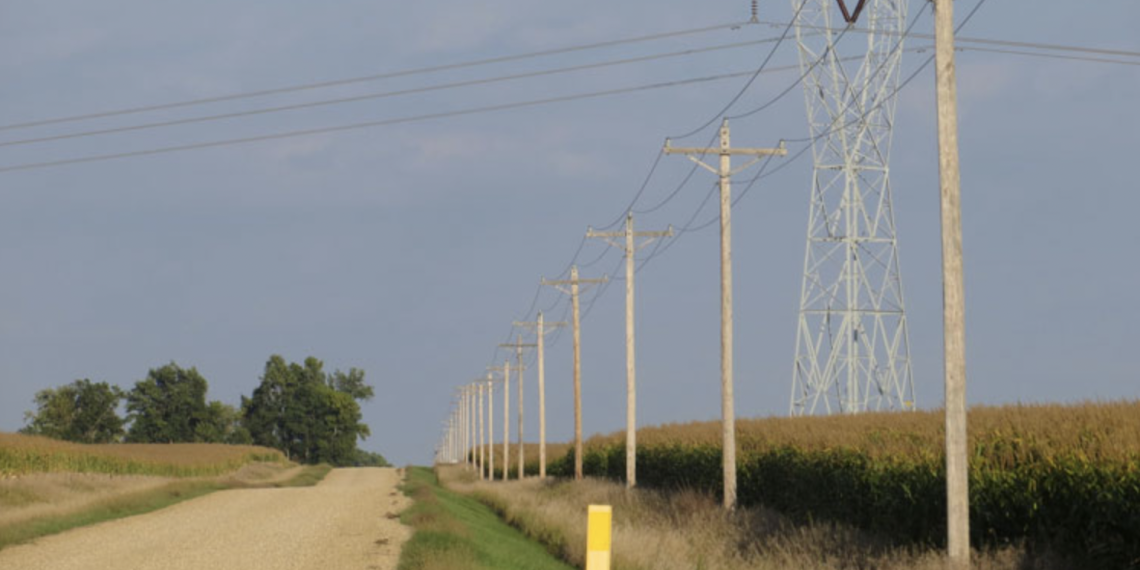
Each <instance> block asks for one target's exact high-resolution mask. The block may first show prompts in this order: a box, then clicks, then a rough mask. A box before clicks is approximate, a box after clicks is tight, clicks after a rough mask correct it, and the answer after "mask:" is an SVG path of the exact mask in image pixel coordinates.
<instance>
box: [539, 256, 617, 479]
mask: <svg viewBox="0 0 1140 570" xmlns="http://www.w3.org/2000/svg"><path fill="white" fill-rule="evenodd" d="M607 280H608V279H607V278H605V277H603V278H601V279H579V278H578V266H577V265H573V266H571V267H570V279H569V280H562V281H547V280H545V279H543V280H542V283H543V285H553V286H555V287H557V288H558V289H559V290H560V291H562V292H563V293H569V294H570V306H571V312H573V314H574V318H573V321H572V327H573V330H574V479H575V480H577V481H581V480H582V323H581V318H580V315H579V310H578V309H579V303H578V294H579V293H580V292H581V291H580V288H581V287H580V286H581V284H583V283H586V284H592V283H605V282H606V281H607ZM564 285H569V286H570V289H569V290H568V291H567V290H566V289H565V288H564V287H563V286H564Z"/></svg>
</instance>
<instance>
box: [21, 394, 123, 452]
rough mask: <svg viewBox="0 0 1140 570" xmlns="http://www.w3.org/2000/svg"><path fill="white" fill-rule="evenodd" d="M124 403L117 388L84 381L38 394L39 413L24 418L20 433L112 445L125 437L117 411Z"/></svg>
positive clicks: (36, 396)
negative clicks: (25, 424)
mask: <svg viewBox="0 0 1140 570" xmlns="http://www.w3.org/2000/svg"><path fill="white" fill-rule="evenodd" d="M122 399H123V392H122V390H120V389H119V388H118V387H117V386H111V385H110V384H107V383H106V382H92V381H91V380H89V379H87V378H84V379H82V380H76V381H74V382H72V383H71V384H67V385H65V386H61V387H59V388H55V389H52V388H48V389H46V390H40V391H39V392H36V395H35V398H34V399H33V401H34V402H35V403H36V411H35V412H34V413H33V412H26V413H25V414H24V416H25V419H26V421H28V425H27V426H26V427H25V428H23V429H21V430H20V432H21V433H26V434H30V435H43V436H47V437H53V438H56V439H63V440H67V441H75V442H79V443H109V442H112V441H117V440H118V439H119V438H120V437H122V435H123V418H121V417H119V414H118V413H117V412H116V409H117V408H118V407H119V402H120V401H121V400H122Z"/></svg>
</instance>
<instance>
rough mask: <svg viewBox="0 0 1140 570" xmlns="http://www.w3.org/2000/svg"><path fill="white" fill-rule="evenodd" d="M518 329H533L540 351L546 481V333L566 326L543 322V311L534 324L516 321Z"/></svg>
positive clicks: (541, 458)
mask: <svg viewBox="0 0 1140 570" xmlns="http://www.w3.org/2000/svg"><path fill="white" fill-rule="evenodd" d="M515 326H516V327H533V328H534V333H535V334H534V336H535V346H536V347H537V350H538V478H539V479H546V353H545V347H546V340H545V339H546V333H548V332H551V331H552V330H553V329H556V328H558V327H564V326H566V323H564V322H557V323H548V322H545V321H544V320H543V317H542V311H539V312H538V320H537V321H534V322H532V323H524V322H519V321H515Z"/></svg>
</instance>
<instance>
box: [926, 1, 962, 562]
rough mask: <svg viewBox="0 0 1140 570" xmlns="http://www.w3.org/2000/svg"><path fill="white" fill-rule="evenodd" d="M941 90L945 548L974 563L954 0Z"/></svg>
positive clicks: (941, 51)
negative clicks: (971, 550)
mask: <svg viewBox="0 0 1140 570" xmlns="http://www.w3.org/2000/svg"><path fill="white" fill-rule="evenodd" d="M934 36H935V39H934V47H935V51H934V57H935V83H936V86H937V90H938V95H937V98H938V171H939V175H940V178H941V188H942V191H941V195H942V199H941V211H942V331H943V332H942V334H943V341H942V342H943V353H944V358H945V364H944V366H945V375H946V531H947V532H946V548H947V553H948V554H949V558H950V566H951V567H952V568H955V569H960V568H961V569H964V568H967V567H969V564H970V496H969V479H968V456H967V452H966V301H965V284H964V278H963V276H962V202H961V199H962V179H961V172H960V170H959V164H958V88H957V80H956V79H955V69H954V3H953V2H952V1H951V0H936V1H935V3H934Z"/></svg>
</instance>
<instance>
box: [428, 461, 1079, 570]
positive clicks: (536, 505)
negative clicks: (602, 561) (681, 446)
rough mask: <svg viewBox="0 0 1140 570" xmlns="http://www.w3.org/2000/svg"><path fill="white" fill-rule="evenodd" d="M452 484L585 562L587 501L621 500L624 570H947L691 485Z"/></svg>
mask: <svg viewBox="0 0 1140 570" xmlns="http://www.w3.org/2000/svg"><path fill="white" fill-rule="evenodd" d="M439 473H440V478H441V481H443V482H445V483H446V486H447V487H448V488H450V489H453V490H456V491H458V492H462V493H466V494H472V495H474V496H477V497H478V498H480V499H481V500H482V501H483V502H485V503H487V504H489V505H491V506H492V507H494V508H495V509H496V510H497V511H499V512H500V513H501V514H502V515H503V516H504V518H506V519H507V521H508V522H510V523H511V524H512V525H514V526H516V527H518V528H519V529H521V530H522V531H523V532H524V533H526V534H527V535H528V536H530V537H532V538H534V539H536V540H539V541H541V542H543V543H544V544H546V545H547V546H548V547H551V548H553V549H555V550H557V551H559V552H560V553H561V554H562V555H563V557H564V558H565V559H566V560H567V561H568V562H570V563H571V564H574V565H577V566H579V567H581V566H582V564H583V561H584V557H585V545H586V525H585V521H586V508H587V506H588V505H590V504H608V505H613V507H614V522H613V524H614V527H613V545H614V546H613V548H614V550H613V562H614V568H615V569H619V570H692V569H694V568H705V569H716V570H744V569H773V570H775V569H796V570H802V569H820V570H822V569H828V570H831V569H844V570H847V569H865V568H875V569H883V570H896V569H897V570H902V569H916V570H924V569H930V570H935V569H938V570H941V569H942V568H943V561H942V557H941V553H940V552H938V551H934V550H930V549H924V548H919V547H899V546H892V545H890V544H888V543H887V542H885V541H883V540H881V539H877V538H875V537H873V536H870V535H867V534H865V533H862V532H859V531H857V530H855V529H852V528H850V527H845V526H842V525H837V524H809V525H794V524H791V523H790V522H788V521H786V520H785V519H783V518H782V517H781V516H779V515H778V514H776V513H773V512H771V511H766V510H764V509H759V508H750V509H739V510H737V511H735V512H732V513H726V512H725V511H724V510H723V509H721V508H720V506H719V505H718V503H717V502H716V501H715V500H714V499H713V498H711V497H709V496H707V495H703V494H700V493H696V492H692V491H679V492H672V493H660V492H655V491H647V490H642V489H637V490H634V491H632V492H629V491H627V490H626V489H625V488H624V487H623V486H621V485H619V484H616V483H611V482H607V481H601V480H594V479H587V480H585V481H582V482H578V483H575V482H572V481H555V480H548V481H546V482H541V481H538V480H534V479H530V480H526V481H521V482H519V481H512V482H507V483H502V482H498V483H487V482H480V481H476V480H474V478H473V476H472V475H471V474H470V473H468V472H465V471H463V470H462V468H455V467H441V468H440V469H439ZM973 559H974V564H973V568H976V569H979V570H1032V569H1039V570H1046V569H1053V568H1060V567H1061V566H1060V565H1059V564H1058V563H1055V562H1051V561H1050V560H1049V559H1047V558H1046V557H1033V556H1031V555H1029V554H1027V553H1026V552H1024V551H1023V550H1022V549H1018V548H1009V547H1007V548H1003V549H1000V550H995V551H991V552H980V553H978V552H976V553H975V555H974V557H973Z"/></svg>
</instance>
